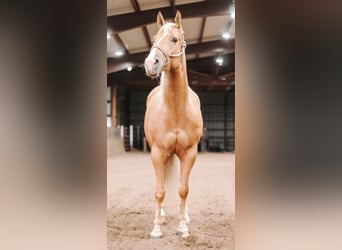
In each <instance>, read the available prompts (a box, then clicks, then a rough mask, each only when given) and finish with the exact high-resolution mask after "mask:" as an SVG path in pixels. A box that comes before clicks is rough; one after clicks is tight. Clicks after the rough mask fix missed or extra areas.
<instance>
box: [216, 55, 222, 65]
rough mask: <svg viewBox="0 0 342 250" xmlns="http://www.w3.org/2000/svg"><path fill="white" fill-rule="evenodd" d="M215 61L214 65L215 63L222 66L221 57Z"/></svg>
mask: <svg viewBox="0 0 342 250" xmlns="http://www.w3.org/2000/svg"><path fill="white" fill-rule="evenodd" d="M215 61H216V63H217V64H218V65H220V66H222V64H223V58H222V57H221V56H219V57H217V58H216V60H215Z"/></svg>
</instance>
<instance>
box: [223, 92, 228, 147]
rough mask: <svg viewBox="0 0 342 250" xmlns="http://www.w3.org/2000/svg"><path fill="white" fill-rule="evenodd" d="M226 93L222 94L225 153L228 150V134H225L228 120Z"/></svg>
mask: <svg viewBox="0 0 342 250" xmlns="http://www.w3.org/2000/svg"><path fill="white" fill-rule="evenodd" d="M227 99H228V93H227V92H224V111H223V112H224V122H223V124H224V125H223V127H224V146H223V148H224V151H227V150H228V138H227V136H228V134H227V129H228V126H227V118H228V100H227Z"/></svg>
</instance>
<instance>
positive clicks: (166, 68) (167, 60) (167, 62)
mask: <svg viewBox="0 0 342 250" xmlns="http://www.w3.org/2000/svg"><path fill="white" fill-rule="evenodd" d="M153 48H156V49H158V50H159V51H160V52H161V53H162V54H163V56H164V57H165V63H164V65H163V68H162V70H164V71H170V70H172V69H171V66H170V58H176V57H181V56H182V55H183V54H184V50H185V48H186V42H185V40H184V39H183V44H182V50H181V52H179V53H178V54H171V55H168V54H167V53H166V52H165V50H163V49H162V48H161V47H159V45H153V46H152V48H151V49H153ZM181 63H182V62H180V64H181ZM180 64H179V66H180ZM179 66H178V67H177V68H179ZM177 68H176V69H177ZM173 70H175V69H173Z"/></svg>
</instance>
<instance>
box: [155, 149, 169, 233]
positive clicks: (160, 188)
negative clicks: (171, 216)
mask: <svg viewBox="0 0 342 250" xmlns="http://www.w3.org/2000/svg"><path fill="white" fill-rule="evenodd" d="M151 158H152V163H153V167H154V172H155V176H156V191H155V199H156V209H155V215H154V227H153V230H152V232H151V238H153V239H155V238H160V237H161V236H162V232H161V230H160V224H161V223H162V202H163V201H164V198H165V173H166V163H167V159H168V157H167V156H166V155H164V154H163V153H162V151H161V150H160V149H158V148H157V147H153V148H152V149H151Z"/></svg>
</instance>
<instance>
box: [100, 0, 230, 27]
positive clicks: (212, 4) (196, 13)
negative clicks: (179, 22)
mask: <svg viewBox="0 0 342 250" xmlns="http://www.w3.org/2000/svg"><path fill="white" fill-rule="evenodd" d="M231 4H232V0H227V1H222V0H210V1H203V2H197V3H190V4H182V5H177V6H175V7H176V9H177V10H179V11H180V12H181V13H182V17H183V18H190V17H205V16H216V15H227V14H228V8H229V6H230V5H231ZM158 11H161V12H162V13H163V16H164V18H166V19H168V18H173V17H174V13H173V8H172V7H164V8H157V9H151V10H145V11H140V12H135V13H128V14H122V15H115V16H109V17H107V26H108V28H109V29H111V30H112V32H113V33H114V34H115V33H119V32H122V31H125V30H129V29H133V28H137V27H141V26H145V25H147V24H150V23H154V22H156V18H157V14H158Z"/></svg>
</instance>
